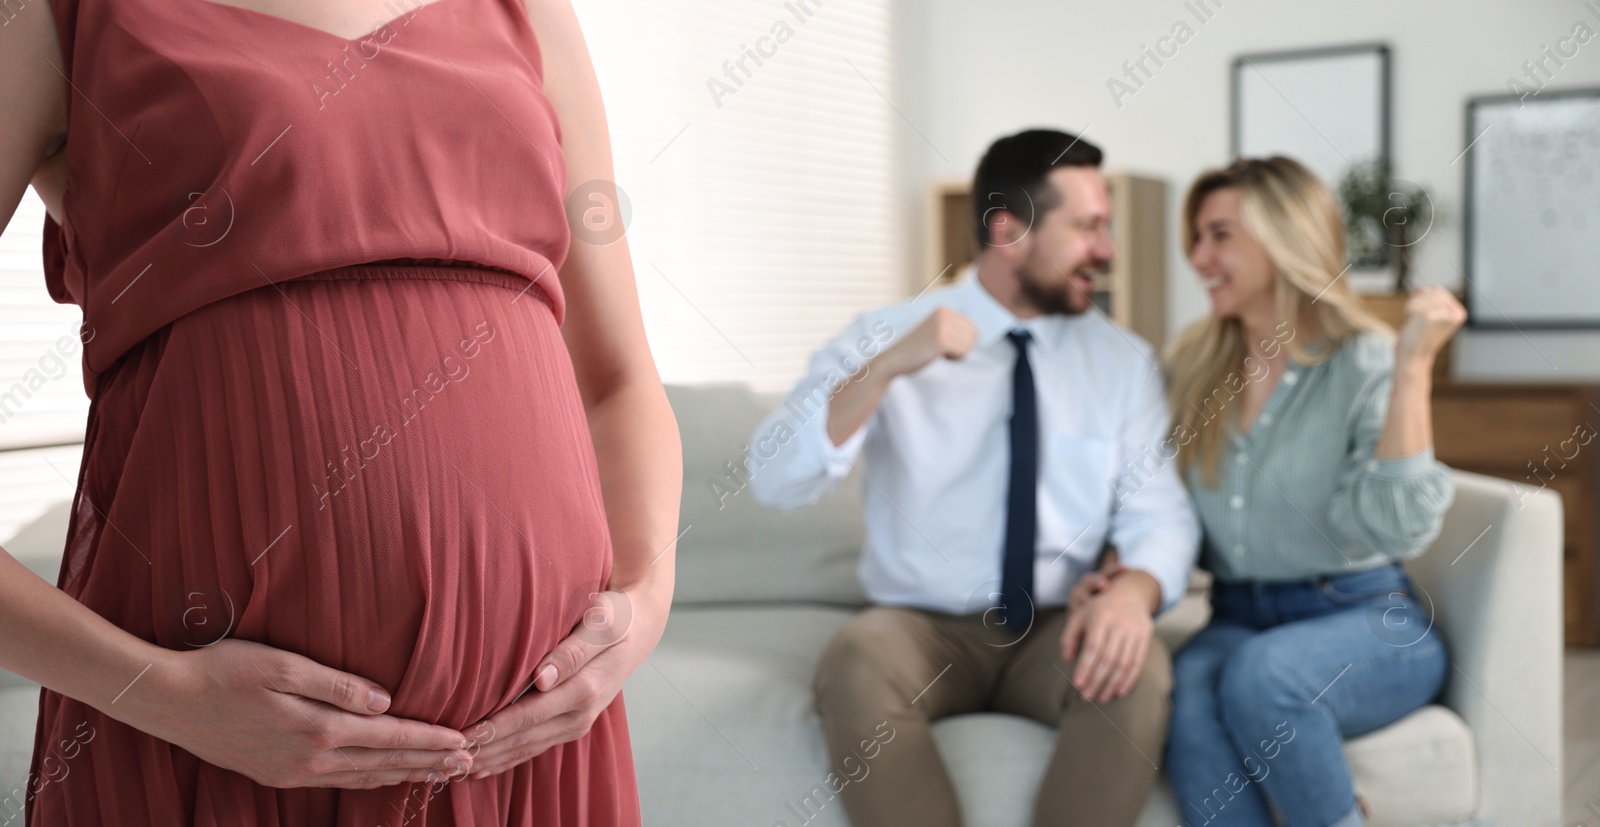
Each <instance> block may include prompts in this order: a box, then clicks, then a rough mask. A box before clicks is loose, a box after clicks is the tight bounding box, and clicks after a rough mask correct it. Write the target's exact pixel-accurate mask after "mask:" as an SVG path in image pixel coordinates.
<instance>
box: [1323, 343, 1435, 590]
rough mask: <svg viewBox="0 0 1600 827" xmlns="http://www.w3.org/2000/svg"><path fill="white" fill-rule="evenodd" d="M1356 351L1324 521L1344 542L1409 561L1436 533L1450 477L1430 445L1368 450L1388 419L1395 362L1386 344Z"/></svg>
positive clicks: (1374, 443) (1375, 441)
mask: <svg viewBox="0 0 1600 827" xmlns="http://www.w3.org/2000/svg"><path fill="white" fill-rule="evenodd" d="M1361 350H1362V351H1364V352H1363V353H1361V354H1360V355H1359V356H1357V357H1356V358H1355V359H1354V360H1353V361H1354V362H1355V363H1356V369H1357V370H1358V372H1359V376H1360V378H1359V388H1360V390H1359V391H1358V392H1357V394H1356V398H1355V400H1354V402H1355V405H1354V407H1353V409H1352V411H1351V418H1350V423H1351V424H1350V440H1349V443H1348V446H1349V447H1348V450H1347V453H1346V454H1345V458H1344V462H1343V464H1342V466H1341V468H1340V472H1339V474H1340V476H1339V485H1338V488H1337V489H1336V490H1335V491H1334V495H1333V500H1332V502H1331V503H1330V506H1329V509H1330V513H1329V523H1330V524H1331V526H1332V527H1333V530H1334V531H1335V532H1337V533H1339V534H1341V535H1342V536H1343V539H1345V540H1348V541H1352V542H1356V543H1360V544H1361V545H1363V546H1366V547H1367V548H1370V549H1372V550H1373V551H1375V552H1377V553H1379V554H1382V555H1384V556H1386V557H1388V558H1390V559H1392V560H1396V561H1400V560H1408V559H1410V558H1412V557H1416V556H1417V555H1419V554H1421V553H1422V552H1423V551H1424V550H1425V549H1427V547H1428V545H1429V544H1430V543H1432V542H1433V540H1434V538H1435V537H1437V536H1438V535H1439V530H1440V527H1441V526H1442V525H1443V523H1444V514H1445V511H1446V510H1447V509H1448V508H1449V507H1450V502H1451V500H1452V499H1453V498H1454V497H1455V478H1454V477H1453V476H1452V475H1451V473H1450V469H1449V467H1448V466H1446V465H1445V464H1444V463H1442V462H1439V461H1438V460H1437V459H1435V458H1434V455H1433V449H1432V448H1426V449H1424V450H1422V451H1419V452H1417V453H1415V454H1412V455H1410V456H1405V457H1390V458H1379V457H1375V456H1374V455H1373V454H1374V453H1375V452H1376V450H1377V446H1378V438H1379V437H1380V436H1381V435H1382V433H1383V424H1384V420H1385V418H1386V417H1387V416H1388V411H1389V393H1390V389H1391V387H1392V385H1393V382H1394V362H1393V355H1392V352H1390V351H1388V349H1387V345H1385V346H1383V347H1381V348H1380V347H1378V346H1371V345H1369V346H1367V347H1364V348H1361Z"/></svg>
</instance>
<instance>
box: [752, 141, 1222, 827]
mask: <svg viewBox="0 0 1600 827" xmlns="http://www.w3.org/2000/svg"><path fill="white" fill-rule="evenodd" d="M1100 161H1101V152H1100V150H1099V149H1097V148H1096V147H1094V146H1093V145H1092V144H1090V143H1089V142H1087V141H1084V140H1082V139H1081V138H1078V137H1076V136H1074V135H1070V134H1066V133H1063V132H1058V131H1054V130H1028V131H1024V132H1020V133H1018V134H1016V135H1012V136H1009V137H1005V138H1002V139H1000V140H998V141H996V142H995V143H994V144H993V145H992V146H991V147H990V148H989V149H988V151H987V152H986V153H985V155H984V157H983V160H982V161H981V162H980V164H979V166H978V170H977V174H976V176H975V179H974V183H973V229H974V231H975V233H976V236H977V242H978V244H977V249H978V253H977V256H976V261H975V262H974V267H973V268H972V270H971V271H969V273H968V275H967V276H966V277H965V278H964V279H962V280H961V281H960V282H958V283H957V284H955V285H952V286H948V287H943V288H940V289H938V290H930V291H928V292H927V293H925V294H924V295H922V296H920V297H918V298H916V299H913V300H912V301H909V302H905V303H902V304H899V305H895V306H891V307H887V308H882V309H878V310H874V311H870V312H867V313H863V314H861V315H859V316H857V317H856V319H855V320H854V321H853V322H852V324H851V325H849V326H848V327H847V328H846V329H845V330H844V331H842V332H841V333H840V334H839V335H838V336H836V337H835V338H834V339H833V340H832V341H831V342H830V343H828V344H827V345H824V346H823V347H821V348H820V349H818V350H817V351H816V352H815V353H814V354H813V355H812V358H811V363H810V371H809V372H808V375H807V376H805V377H803V378H802V379H801V381H800V382H799V384H798V385H797V386H796V387H795V389H794V391H793V392H792V393H791V394H790V399H789V400H787V403H788V404H785V405H784V406H783V407H781V408H780V409H779V410H777V411H774V412H773V414H772V415H771V416H769V417H768V418H767V421H763V422H762V423H761V425H759V426H758V427H757V430H756V434H757V436H758V437H759V436H760V435H762V434H766V433H768V432H769V431H770V430H771V429H772V428H773V427H774V426H775V425H776V424H777V422H778V420H780V419H782V418H785V417H787V415H788V414H787V411H788V410H791V409H792V408H793V404H794V403H800V402H802V401H803V402H805V403H806V406H807V409H808V410H811V409H812V406H813V405H814V404H815V399H814V397H813V396H812V395H813V394H814V393H815V392H816V389H817V387H818V385H819V383H821V382H822V378H823V377H825V376H826V374H827V371H830V370H833V369H834V367H835V366H836V365H839V364H841V363H842V360H843V358H844V357H845V356H847V355H849V353H850V352H851V350H850V349H851V348H852V347H853V346H854V344H855V343H856V342H858V341H860V340H861V339H862V338H863V337H864V336H867V335H869V332H870V331H873V330H882V329H884V327H885V326H887V328H888V329H890V330H892V331H894V332H895V335H894V337H893V338H891V339H890V341H889V344H888V346H887V347H886V348H885V349H883V350H882V352H880V353H878V354H877V355H876V356H875V357H874V358H872V359H871V361H870V362H868V363H867V365H866V367H865V368H864V369H863V371H862V372H858V373H857V375H856V376H855V377H853V378H852V379H851V380H850V381H846V382H843V383H832V384H835V385H837V387H836V389H833V390H831V396H830V397H829V398H828V399H827V400H826V404H824V405H821V406H820V407H818V408H816V411H815V415H813V416H811V417H809V418H808V419H806V420H805V421H804V422H803V423H802V424H801V425H800V427H799V428H798V430H797V432H796V433H795V435H794V437H793V439H792V440H790V441H789V443H788V444H786V445H785V446H784V447H783V448H782V450H780V451H778V453H777V455H776V456H775V457H773V458H772V459H770V460H768V461H767V462H766V464H765V466H764V467H763V470H762V472H761V473H760V474H757V475H754V476H752V477H751V481H750V482H751V490H752V492H753V493H754V495H755V497H756V498H757V499H758V500H759V501H761V502H762V503H764V504H766V505H768V506H771V507H774V508H780V509H792V508H798V507H800V506H803V505H806V504H809V503H811V502H814V501H816V500H817V499H818V498H820V497H821V496H822V495H823V494H824V493H826V492H827V491H828V490H829V489H831V488H832V487H833V486H834V485H836V484H837V483H838V482H839V480H841V479H842V478H843V477H845V476H846V475H847V474H850V473H853V468H854V463H855V459H856V457H857V456H858V455H861V454H864V455H865V460H866V467H865V469H864V474H865V476H866V477H867V478H868V480H869V481H870V483H871V484H870V485H868V486H866V494H865V497H866V502H865V509H866V518H867V533H866V541H865V544H864V547H863V551H862V560H861V567H860V571H859V574H860V579H861V582H862V586H863V588H864V589H865V591H866V593H867V596H868V598H869V600H870V601H871V603H872V606H871V607H869V608H868V609H866V610H865V611H863V612H861V613H859V614H857V615H856V616H855V617H854V618H852V619H851V620H850V621H849V622H848V623H846V624H845V626H844V627H843V628H841V629H840V630H839V632H838V633H837V635H836V636H835V637H834V638H833V639H832V640H831V641H830V642H829V644H828V645H827V647H826V648H825V650H824V651H823V653H822V655H821V658H820V660H819V662H818V665H817V672H816V676H815V681H814V686H813V689H814V692H815V703H816V709H817V712H818V713H819V714H820V715H821V717H822V721H823V727H824V730H825V733H826V737H827V742H828V751H829V758H830V761H831V763H832V765H833V767H834V768H836V769H837V768H841V767H849V766H851V765H852V764H853V762H855V761H859V759H858V758H856V757H855V753H854V749H855V745H856V744H858V743H860V742H862V741H863V740H864V739H866V738H867V737H869V736H870V735H871V734H872V732H873V731H874V728H875V727H878V726H880V725H881V724H882V723H883V722H887V723H888V724H889V725H890V726H892V727H894V730H895V732H896V733H897V737H896V738H895V741H894V743H893V744H890V745H887V746H884V747H883V749H882V750H881V751H880V752H879V754H878V755H877V756H876V757H875V758H874V759H873V761H872V764H873V778H872V781H871V782H870V783H864V784H852V785H850V786H848V787H846V788H845V789H843V790H842V791H841V796H842V798H843V799H844V804H845V808H846V810H847V811H848V813H849V815H850V820H851V823H852V824H855V825H856V827H880V825H889V824H907V825H922V826H923V827H928V826H936V825H956V824H959V823H960V809H959V805H958V802H957V800H956V795H955V790H954V788H953V787H952V785H951V782H950V779H949V775H948V773H947V772H946V770H945V767H944V764H943V763H942V761H941V760H940V757H939V754H938V752H937V751H936V750H935V748H934V744H933V740H932V737H931V735H930V732H929V725H930V723H931V722H932V721H934V720H936V719H939V718H941V717H945V716H948V715H955V714H961V713H968V712H981V711H999V712H1009V713H1014V714H1017V715H1025V716H1028V717H1030V718H1034V719H1036V720H1039V721H1042V722H1044V723H1047V724H1050V725H1052V726H1056V727H1059V733H1060V734H1059V736H1058V739H1057V743H1056V747H1055V752H1054V754H1053V756H1052V757H1051V759H1050V764H1049V767H1048V769H1047V770H1046V774H1045V777H1044V779H1043V781H1042V783H1041V784H1040V788H1039V793H1038V795H1037V797H1036V799H1035V802H1034V808H1033V810H1034V823H1035V824H1037V825H1045V824H1049V825H1063V824H1068V825H1070V824H1082V825H1097V827H1099V826H1101V825H1119V824H1132V823H1133V821H1134V819H1135V818H1137V816H1138V813H1139V811H1140V809H1141V808H1142V807H1143V806H1144V801H1145V798H1146V797H1147V796H1148V794H1149V792H1150V788H1151V786H1152V785H1153V784H1154V782H1155V777H1156V767H1155V765H1154V764H1153V763H1151V762H1150V760H1149V758H1148V757H1149V756H1156V755H1159V754H1160V753H1161V749H1162V745H1163V741H1164V740H1165V737H1166V732H1167V718H1168V711H1169V708H1168V699H1169V694H1170V689H1171V670H1170V663H1169V657H1168V653H1167V651H1166V649H1165V648H1164V647H1163V646H1162V645H1161V643H1160V642H1159V641H1158V640H1156V639H1155V638H1154V636H1153V634H1152V629H1153V625H1154V623H1153V617H1154V615H1156V614H1159V613H1160V612H1161V611H1163V610H1164V609H1166V608H1167V607H1170V606H1171V605H1172V604H1173V603H1175V602H1176V601H1177V600H1178V598H1179V597H1180V596H1181V595H1182V594H1183V591H1184V589H1185V588H1186V586H1187V584H1188V580H1189V572H1190V569H1191V568H1192V566H1193V565H1194V561H1195V557H1196V554H1197V550H1198V544H1199V529H1198V525H1197V522H1196V520H1195V516H1194V513H1193V511H1192V510H1191V507H1190V504H1189V500H1188V497H1187V495H1186V494H1185V492H1184V490H1183V488H1182V487H1181V485H1180V483H1179V480H1178V477H1177V475H1176V473H1175V471H1174V469H1173V468H1172V467H1171V466H1170V465H1163V466H1162V467H1158V468H1155V469H1150V468H1147V467H1142V466H1140V467H1136V466H1135V464H1134V463H1132V462H1130V461H1129V460H1130V459H1131V458H1134V457H1137V456H1141V455H1146V454H1148V451H1147V450H1146V448H1147V447H1148V446H1152V445H1157V444H1159V443H1161V442H1162V441H1163V440H1166V439H1167V438H1168V436H1169V433H1168V430H1169V418H1168V410H1167V407H1166V403H1165V401H1164V397H1163V392H1162V383H1161V378H1160V374H1159V372H1158V369H1157V367H1156V363H1155V360H1154V357H1153V355H1152V353H1151V349H1150V347H1149V345H1147V344H1146V343H1144V342H1143V341H1142V340H1140V339H1139V338H1138V337H1136V336H1135V335H1134V334H1132V333H1130V332H1128V331H1126V330H1123V329H1121V328H1119V327H1117V326H1116V325H1115V324H1113V323H1112V322H1111V321H1110V320H1109V319H1107V318H1106V317H1105V316H1104V314H1102V313H1100V312H1099V311H1098V310H1096V309H1093V308H1092V304H1091V301H1090V295H1091V293H1092V289H1093V288H1092V285H1093V278H1094V276H1095V275H1096V274H1097V273H1100V272H1103V271H1104V270H1105V268H1106V267H1107V265H1109V264H1110V262H1111V258H1112V255H1113V252H1112V247H1111V238H1110V234H1109V227H1108V223H1109V220H1110V202H1109V198H1108V196H1107V192H1106V185H1105V181H1104V179H1103V178H1102V177H1101V175H1100V171H1099V166H1100ZM752 444H754V440H753V441H752ZM1107 545H1113V546H1115V547H1116V548H1117V549H1118V550H1119V556H1120V563H1121V565H1120V566H1118V567H1115V568H1113V569H1109V570H1108V571H1110V572H1111V574H1109V575H1098V574H1095V575H1091V577H1093V578H1095V579H1094V581H1093V582H1095V584H1096V586H1095V588H1093V589H1090V588H1078V589H1073V586H1074V585H1075V584H1079V583H1080V581H1082V578H1083V577H1084V576H1085V574H1088V573H1090V572H1092V571H1093V570H1094V568H1095V566H1096V563H1097V561H1098V560H1099V558H1100V553H1101V551H1102V549H1104V548H1105V547H1106V546H1107ZM1082 582H1083V583H1085V584H1087V583H1088V582H1089V581H1082ZM1069 593H1070V594H1071V595H1072V598H1073V599H1072V604H1073V605H1072V606H1071V607H1070V608H1069V607H1068V606H1067V603H1068V597H1069Z"/></svg>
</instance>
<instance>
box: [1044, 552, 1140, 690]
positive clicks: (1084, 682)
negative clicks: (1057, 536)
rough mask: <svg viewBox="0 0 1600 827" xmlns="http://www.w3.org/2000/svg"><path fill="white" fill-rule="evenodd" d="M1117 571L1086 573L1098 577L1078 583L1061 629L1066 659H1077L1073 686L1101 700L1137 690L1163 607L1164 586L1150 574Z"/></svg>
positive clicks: (1063, 652)
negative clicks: (1151, 638)
mask: <svg viewBox="0 0 1600 827" xmlns="http://www.w3.org/2000/svg"><path fill="white" fill-rule="evenodd" d="M1112 571H1116V574H1115V575H1108V574H1107V573H1105V571H1104V570H1103V571H1101V572H1093V573H1090V574H1087V575H1084V579H1086V580H1087V579H1089V578H1096V579H1095V580H1094V581H1091V583H1089V584H1087V585H1085V584H1083V582H1082V581H1080V582H1079V584H1078V585H1075V586H1073V590H1072V595H1071V598H1070V601H1071V602H1069V604H1068V608H1067V625H1066V628H1065V629H1063V630H1062V633H1061V656H1062V658H1063V659H1065V660H1069V661H1071V660H1076V661H1077V666H1076V668H1074V669H1073V674H1072V685H1073V686H1075V687H1077V689H1078V691H1079V692H1081V693H1083V696H1084V697H1085V698H1088V699H1089V700H1091V701H1095V702H1098V703H1107V702H1109V701H1111V700H1114V699H1116V698H1120V697H1123V696H1124V695H1127V694H1128V693H1129V692H1131V691H1133V686H1134V684H1135V683H1136V682H1138V680H1139V674H1140V673H1141V672H1142V671H1144V658H1145V654H1146V653H1147V652H1148V651H1149V650H1150V636H1151V634H1153V633H1154V631H1155V611H1156V609H1157V608H1159V607H1160V605H1161V586H1160V584H1159V583H1157V582H1156V579H1155V578H1154V577H1151V576H1150V574H1149V573H1148V572H1145V571H1143V570H1140V569H1122V567H1121V566H1120V565H1117V566H1116V567H1115V568H1114V569H1112ZM1080 587H1081V588H1080ZM1097 587H1098V588H1097Z"/></svg>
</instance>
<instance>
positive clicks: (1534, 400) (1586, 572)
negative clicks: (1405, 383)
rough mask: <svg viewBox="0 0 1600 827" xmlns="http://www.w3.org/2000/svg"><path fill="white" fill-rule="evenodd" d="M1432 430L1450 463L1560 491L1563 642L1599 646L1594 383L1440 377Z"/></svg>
mask: <svg viewBox="0 0 1600 827" xmlns="http://www.w3.org/2000/svg"><path fill="white" fill-rule="evenodd" d="M1433 432H1434V444H1435V449H1434V452H1435V454H1436V455H1437V456H1438V457H1439V459H1440V460H1442V461H1443V462H1444V463H1445V464H1447V465H1450V466H1451V467H1454V468H1460V469H1462V470H1463V471H1476V472H1478V473H1480V474H1490V475H1493V476H1496V477H1502V478H1505V479H1508V480H1513V481H1516V482H1520V483H1522V484H1524V485H1530V486H1533V487H1535V488H1546V489H1549V490H1551V491H1554V492H1556V493H1557V494H1560V495H1561V499H1562V511H1563V513H1564V515H1565V525H1564V526H1563V528H1564V534H1565V537H1564V550H1563V552H1564V556H1565V568H1564V571H1565V578H1564V580H1565V592H1566V593H1565V595H1564V597H1565V606H1566V609H1565V613H1566V630H1567V642H1568V643H1569V644H1573V645H1579V646H1600V601H1597V599H1596V598H1597V591H1600V567H1597V564H1596V559H1597V556H1600V555H1597V546H1600V536H1597V526H1596V520H1597V515H1600V438H1597V437H1600V388H1597V387H1596V386H1594V385H1509V384H1469V383H1456V382H1447V383H1440V384H1437V385H1435V386H1434V391H1433Z"/></svg>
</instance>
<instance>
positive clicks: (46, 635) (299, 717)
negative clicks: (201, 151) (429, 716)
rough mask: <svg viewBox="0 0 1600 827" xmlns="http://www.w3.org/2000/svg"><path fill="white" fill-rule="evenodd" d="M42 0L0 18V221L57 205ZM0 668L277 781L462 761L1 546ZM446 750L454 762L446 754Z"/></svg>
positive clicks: (307, 681)
mask: <svg viewBox="0 0 1600 827" xmlns="http://www.w3.org/2000/svg"><path fill="white" fill-rule="evenodd" d="M64 68H65V64H64V63H63V61H62V59H61V49H60V44H59V41H58V40H57V38H56V32H55V23H54V19H53V18H52V16H51V14H50V6H49V5H48V2H47V0H29V2H28V3H26V4H25V5H23V6H22V7H21V9H20V10H19V11H17V13H16V15H15V16H14V17H12V18H11V19H10V20H9V21H8V23H7V25H5V26H0V123H3V124H4V125H5V127H4V128H3V129H0V219H4V223H5V224H9V223H10V221H11V218H12V216H14V215H15V213H16V208H17V204H19V203H20V202H21V200H22V196H23V194H24V193H25V192H26V191H27V187H28V183H29V181H30V180H34V181H36V182H37V183H38V184H39V185H40V194H41V197H43V198H44V200H45V202H46V204H47V206H48V207H49V208H50V210H51V212H52V214H54V215H56V216H58V217H59V215H60V203H61V202H60V198H61V193H62V187H63V186H64V184H65V178H64V176H65V166H64V164H63V163H62V160H63V159H64V149H62V143H63V141H62V137H63V136H64V135H65V134H66V123H67V120H66V118H67V106H66V104H67V95H68V93H69V86H68V84H67V81H66V78H65V77H64V76H63V75H62V74H61V71H60V70H61V69H64ZM0 669H5V670H7V671H10V672H15V673H16V674H19V675H22V676H23V677H25V678H29V679H31V680H33V681H36V682H38V683H39V684H41V685H43V686H45V687H47V688H49V689H52V690H54V691H56V692H59V693H60V694H62V695H65V696H67V697H70V698H74V699H76V700H78V701H81V702H83V703H85V704H88V705H89V706H91V707H94V708H95V709H98V710H100V711H101V712H103V713H105V714H106V715H108V716H110V717H111V718H113V719H115V720H118V721H122V722H123V723H126V724H128V725H130V726H133V727H136V728H138V729H140V730H143V731H145V732H149V733H151V734H153V735H155V736H156V737H159V738H162V739H164V740H167V741H171V742H172V743H175V744H177V745H179V746H181V747H184V748H185V749H187V750H189V751H190V752H193V753H194V754H196V755H198V756H199V757H201V758H202V759H204V760H206V761H209V762H211V763H213V764H217V765H219V766H222V767H225V768H228V769H233V770H236V771H239V772H242V773H244V774H246V775H248V776H250V777H251V778H253V779H254V780H256V781H257V782H259V783H263V784H268V785H271V786H277V787H293V786H331V787H376V786H383V785H387V784H397V783H401V782H404V781H422V780H424V779H425V778H426V777H427V775H428V773H429V772H439V773H441V774H443V773H445V772H450V771H458V772H459V771H464V769H465V768H466V767H468V766H470V763H471V755H470V754H468V753H466V752H465V751H460V750H459V748H460V747H461V746H462V745H463V742H464V740H465V738H464V737H463V733H460V732H457V731H455V730H451V729H448V728H446V727H439V726H433V725H430V724H425V723H422V722H420V721H409V720H404V719H399V718H392V717H389V716H386V715H377V714H374V713H377V712H381V711H383V710H384V709H386V708H387V706H388V702H389V699H388V697H387V694H386V693H384V692H383V691H382V688H381V687H379V686H378V685H377V684H374V683H372V682H371V681H368V680H366V679H364V678H360V677H358V676H355V675H349V674H346V673H343V672H339V671H337V670H333V669H329V668H327V667H325V666H322V665H320V664H317V663H315V662H314V661H311V660H309V659H307V658H304V657H301V656H299V655H295V654H291V653H289V652H283V651H280V650H277V649H272V648H269V647H266V646H262V645H260V644H257V643H250V642H246V641H239V640H223V641H220V642H218V643H216V644H213V645H212V646H209V647H206V648H203V649H200V650H196V651H193V652H179V651H175V650H171V649H166V648H164V647H161V646H157V645H156V644H154V643H151V642H149V641H146V640H142V639H140V638H138V637H136V636H134V635H132V634H129V633H128V632H126V631H124V630H122V629H121V628H119V627H117V626H115V625H113V624H112V623H111V622H110V621H107V620H106V619H105V618H103V617H101V616H100V615H99V614H96V613H95V612H94V611H92V610H90V609H89V608H88V607H86V606H84V605H83V604H81V603H79V602H78V601H76V600H73V599H72V598H71V597H69V596H67V595H66V594H65V593H63V592H62V591H61V590H59V589H57V588H55V587H54V586H52V585H50V584H49V583H47V582H45V581H44V580H43V579H41V578H40V577H39V576H38V575H36V574H34V573H33V572H32V571H30V570H29V569H28V568H27V567H25V566H23V565H22V564H21V563H19V562H17V560H16V558H14V557H12V556H11V555H10V554H9V553H8V552H6V551H5V550H4V549H0ZM451 761H454V764H452V763H450V762H451Z"/></svg>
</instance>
